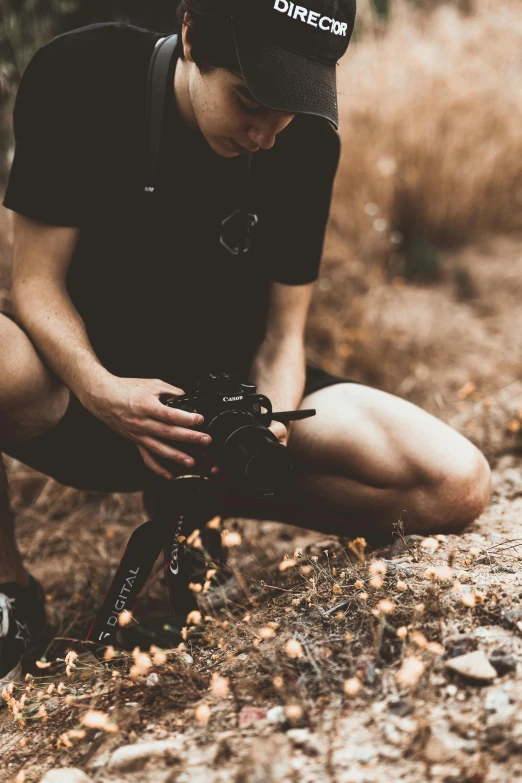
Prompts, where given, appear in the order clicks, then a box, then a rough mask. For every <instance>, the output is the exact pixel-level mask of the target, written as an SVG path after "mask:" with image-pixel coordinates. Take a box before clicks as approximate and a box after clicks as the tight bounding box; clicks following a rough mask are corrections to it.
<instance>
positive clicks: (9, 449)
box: [2, 366, 356, 492]
mask: <svg viewBox="0 0 522 783" xmlns="http://www.w3.org/2000/svg"><path fill="white" fill-rule="evenodd" d="M339 383H356V381H352V380H350V379H349V378H341V377H336V376H334V375H330V374H329V373H327V372H325V371H324V370H322V369H320V368H318V367H311V366H308V367H307V370H306V385H305V392H304V396H306V395H308V394H311V393H312V392H315V391H319V390H320V389H325V388H326V387H328V386H334V385H336V384H339ZM2 451H3V452H4V453H5V454H8V455H9V456H10V457H14V458H15V459H17V460H19V461H20V462H22V463H23V464H24V465H29V467H31V468H34V469H35V470H38V471H40V473H44V474H45V475H47V476H51V477H52V478H54V479H56V481H59V482H60V483H61V484H65V485H66V486H69V487H76V488H77V489H83V490H91V491H96V492H138V491H140V490H142V489H144V488H145V487H146V486H147V484H148V482H149V481H150V478H151V471H150V470H149V469H148V468H147V467H146V466H145V464H144V462H143V460H142V458H141V456H140V454H139V452H138V449H137V448H136V446H135V445H134V444H133V443H132V442H131V441H129V440H126V439H125V438H123V437H121V436H120V435H117V434H116V433H115V432H114V431H113V430H111V429H110V428H109V427H107V426H106V425H105V424H103V423H102V422H101V421H100V420H99V419H97V418H96V417H95V416H93V415H92V414H91V413H89V412H88V411H87V410H86V409H85V408H84V407H83V406H82V405H81V404H80V403H79V402H78V400H77V399H76V397H74V396H73V395H71V400H70V403H69V406H68V408H67V411H66V412H65V415H64V417H63V418H62V420H61V421H60V422H59V423H58V424H57V425H56V427H53V429H52V430H49V432H46V433H45V434H44V435H40V436H39V437H37V438H33V439H32V440H30V441H26V442H24V443H11V444H2Z"/></svg>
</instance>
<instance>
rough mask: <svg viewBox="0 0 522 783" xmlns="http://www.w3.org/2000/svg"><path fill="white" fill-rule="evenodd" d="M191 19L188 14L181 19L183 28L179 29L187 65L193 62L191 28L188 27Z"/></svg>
mask: <svg viewBox="0 0 522 783" xmlns="http://www.w3.org/2000/svg"><path fill="white" fill-rule="evenodd" d="M190 22H191V19H190V16H189V15H188V14H185V16H184V17H183V27H182V29H181V41H182V44H183V54H184V56H185V60H187V62H189V63H193V62H194V58H193V57H192V27H191V25H190Z"/></svg>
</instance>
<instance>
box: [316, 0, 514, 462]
mask: <svg viewBox="0 0 522 783" xmlns="http://www.w3.org/2000/svg"><path fill="white" fill-rule="evenodd" d="M428 5H429V6H430V7H428V8H426V7H424V8H415V7H414V6H413V5H412V4H411V3H409V2H407V0H391V2H390V8H391V15H390V17H389V19H388V20H387V21H383V20H382V18H378V17H376V15H375V13H374V12H373V11H372V8H371V5H370V2H369V0H361V1H360V2H359V36H358V39H357V41H356V42H355V43H354V45H353V46H352V47H351V48H350V50H349V51H348V54H347V55H346V57H345V58H344V59H343V60H342V61H341V66H340V75H339V92H340V114H341V135H342V142H343V144H342V157H341V163H340V168H339V173H338V177H337V180H336V186H335V193H334V201H333V205H332V214H331V221H330V227H329V232H328V237H327V243H326V249H325V258H324V263H323V269H322V277H321V279H320V281H319V283H318V286H317V289H316V294H315V298H314V306H313V310H312V315H311V319H310V323H309V344H310V358H312V359H314V360H316V361H317V362H318V363H320V364H322V365H323V366H325V367H326V369H328V370H330V371H332V372H336V373H341V374H344V375H349V376H352V377H355V378H357V379H358V380H361V381H363V382H365V383H368V384H370V385H375V386H378V387H380V388H383V389H385V390H386V391H389V392H392V393H394V394H398V395H399V396H403V397H406V398H408V399H410V400H412V401H413V402H415V403H417V404H419V405H421V406H422V407H425V408H427V409H428V410H430V411H431V412H433V413H435V414H436V415H438V416H440V417H441V418H443V419H445V420H447V421H450V422H454V421H455V422H458V426H460V427H462V428H463V429H464V430H465V431H467V434H469V435H470V436H472V435H473V434H474V433H475V434H476V436H477V442H480V443H481V445H483V447H485V448H487V449H489V448H490V444H489V441H488V442H485V440H484V438H483V437H479V434H480V433H479V432H478V430H483V429H484V428H481V427H479V428H477V427H476V426H475V424H476V422H474V423H473V425H472V426H471V424H470V428H469V429H468V427H467V425H466V426H464V425H463V414H465V412H466V411H465V410H464V409H465V407H466V406H467V405H468V404H469V405H470V406H471V404H472V403H477V404H480V400H481V399H484V398H488V397H491V398H492V400H493V404H492V408H491V410H492V413H494V409H495V400H496V399H497V397H498V395H499V394H500V396H502V395H501V390H502V389H503V388H504V387H508V386H510V384H512V383H513V382H514V381H518V380H519V379H520V377H521V376H522V366H521V360H520V356H521V347H522V345H521V338H520V334H521V332H520V323H521V322H520V315H519V313H520V296H521V295H522V282H521V281H522V251H521V243H520V238H519V234H518V232H519V231H520V228H521V227H522V211H521V206H522V166H521V165H520V162H519V161H520V160H522V89H521V84H522V57H521V55H520V52H521V51H522V14H521V13H520V4H519V3H518V2H513V1H512V0H476V1H475V2H474V3H473V2H471V0H470V2H466V3H461V4H460V8H459V5H455V4H453V5H449V4H436V3H435V4H433V3H428ZM462 9H464V10H462ZM501 233H504V234H505V236H504V237H501V236H498V234H501ZM507 234H511V236H507ZM459 246H460V247H459ZM408 265H410V266H408ZM408 269H410V271H411V270H412V269H413V271H414V272H415V270H417V271H419V270H420V271H421V272H424V273H426V274H425V275H424V276H425V277H431V278H432V279H433V278H437V282H438V285H437V286H436V287H419V286H410V285H405V284H404V279H403V278H404V277H410V276H411V277H415V274H412V275H408ZM420 276H421V277H422V275H420ZM466 384H473V387H471V386H467V387H466V388H473V389H474V391H473V400H471V399H469V400H468V399H462V396H459V390H460V389H461V388H462V387H464V386H465V385H466ZM517 404H518V405H519V407H520V397H519V395H517ZM488 415H489V414H488ZM509 415H510V414H508V413H506V414H505V415H504V414H503V418H502V422H501V424H500V425H499V426H500V428H501V429H500V433H502V431H503V427H504V426H505V423H506V419H507V418H509ZM495 427H497V425H495ZM497 429H498V428H497ZM488 437H489V436H488ZM509 437H510V438H511V435H509ZM486 440H487V439H486ZM489 440H490V439H489ZM500 440H502V438H500ZM497 445H498V440H497Z"/></svg>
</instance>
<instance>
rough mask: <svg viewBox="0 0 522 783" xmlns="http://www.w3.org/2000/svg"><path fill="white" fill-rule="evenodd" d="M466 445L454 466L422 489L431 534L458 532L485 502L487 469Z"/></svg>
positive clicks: (488, 484) (488, 490)
mask: <svg viewBox="0 0 522 783" xmlns="http://www.w3.org/2000/svg"><path fill="white" fill-rule="evenodd" d="M469 445H470V448H469V450H467V451H466V454H465V455H463V457H462V459H461V461H460V462H459V464H458V465H456V464H455V463H453V465H452V466H451V465H449V466H448V470H447V472H446V473H444V474H442V475H439V476H438V477H437V480H431V481H430V482H429V484H428V485H427V486H425V487H424V490H423V492H424V493H425V498H426V507H427V509H428V511H427V514H426V522H427V523H428V524H429V525H430V529H433V532H435V531H436V530H437V531H439V532H449V531H458V530H462V529H463V528H464V527H466V525H469V524H470V523H471V522H473V521H474V520H475V519H477V518H478V517H479V516H480V515H481V514H482V513H483V511H484V510H485V508H486V507H487V505H488V503H489V498H490V494H491V470H490V467H489V464H488V462H487V460H486V458H485V457H484V456H483V454H481V452H480V451H478V449H475V448H474V447H473V446H471V444H469Z"/></svg>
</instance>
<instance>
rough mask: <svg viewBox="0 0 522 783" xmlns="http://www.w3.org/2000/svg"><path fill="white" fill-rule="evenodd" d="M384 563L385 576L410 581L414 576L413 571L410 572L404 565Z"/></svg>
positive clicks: (389, 561)
mask: <svg viewBox="0 0 522 783" xmlns="http://www.w3.org/2000/svg"><path fill="white" fill-rule="evenodd" d="M384 562H385V563H386V573H387V574H390V575H394V576H395V575H397V576H401V577H405V578H406V579H411V577H412V576H415V571H412V570H411V568H408V566H407V565H405V564H404V563H394V562H393V561H392V560H385V561H384Z"/></svg>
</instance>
